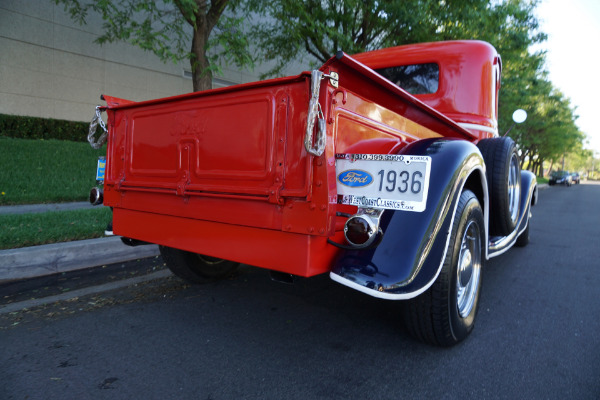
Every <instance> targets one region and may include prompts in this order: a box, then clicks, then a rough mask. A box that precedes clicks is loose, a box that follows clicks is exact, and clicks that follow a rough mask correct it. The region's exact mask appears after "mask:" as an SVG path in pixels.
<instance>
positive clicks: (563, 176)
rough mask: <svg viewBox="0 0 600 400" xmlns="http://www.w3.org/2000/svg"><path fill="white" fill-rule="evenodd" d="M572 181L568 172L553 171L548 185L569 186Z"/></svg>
mask: <svg viewBox="0 0 600 400" xmlns="http://www.w3.org/2000/svg"><path fill="white" fill-rule="evenodd" d="M572 183H573V179H572V176H571V174H570V173H569V171H553V172H552V173H551V174H550V180H549V181H548V184H549V185H550V186H552V185H566V186H571V184H572Z"/></svg>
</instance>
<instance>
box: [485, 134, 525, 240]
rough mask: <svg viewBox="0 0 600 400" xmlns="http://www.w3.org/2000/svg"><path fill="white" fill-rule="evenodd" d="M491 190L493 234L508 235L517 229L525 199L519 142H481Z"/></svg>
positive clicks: (504, 140)
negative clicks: (520, 209) (523, 196)
mask: <svg viewBox="0 0 600 400" xmlns="http://www.w3.org/2000/svg"><path fill="white" fill-rule="evenodd" d="M477 147H479V150H480V151H481V155H482V156H483V159H484V161H485V166H486V178H487V181H488V182H487V183H488V187H489V188H490V192H489V194H490V233H491V234H492V235H498V236H506V235H508V234H510V233H511V232H512V231H514V229H515V228H516V226H517V221H518V219H519V201H520V198H521V165H520V162H519V154H518V153H517V148H516V145H515V142H514V141H513V140H512V139H511V138H509V137H504V138H493V139H484V140H480V141H479V143H478V144H477Z"/></svg>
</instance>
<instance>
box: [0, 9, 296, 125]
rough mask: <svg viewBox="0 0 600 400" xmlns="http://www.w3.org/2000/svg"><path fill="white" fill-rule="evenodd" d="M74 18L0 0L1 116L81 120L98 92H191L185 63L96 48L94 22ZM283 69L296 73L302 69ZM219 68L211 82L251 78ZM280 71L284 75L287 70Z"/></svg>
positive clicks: (116, 47)
mask: <svg viewBox="0 0 600 400" xmlns="http://www.w3.org/2000/svg"><path fill="white" fill-rule="evenodd" d="M87 22H88V24H87V25H86V26H80V25H78V24H77V23H74V22H72V21H71V19H70V18H69V16H68V14H67V13H66V12H65V11H64V9H63V7H62V6H57V5H55V4H54V2H53V1H51V0H0V113H1V114H14V115H28V116H35V117H48V118H57V119H67V120H75V121H88V120H90V119H91V118H92V116H93V111H94V107H95V106H96V105H98V104H102V102H101V100H100V95H101V94H107V95H111V96H115V97H121V98H125V99H129V100H135V101H139V100H147V99H153V98H158V97H165V96H172V95H175V94H180V93H186V92H190V91H191V90H192V81H191V79H190V78H187V77H185V76H184V70H188V71H189V64H188V63H187V62H182V63H180V64H173V63H168V64H165V63H162V62H161V61H160V60H159V59H158V58H157V57H156V56H154V55H153V54H152V53H150V52H144V51H143V50H141V49H138V48H137V47H134V46H130V45H127V44H124V43H113V44H105V45H102V46H100V45H98V44H95V43H94V39H95V38H96V37H98V36H99V35H100V34H101V20H100V18H99V17H96V18H94V16H93V15H91V16H90V17H89V18H88V20H87ZM295 67H296V68H293V67H292V68H289V71H288V72H289V74H298V73H299V72H301V70H302V67H301V66H300V65H296V66H295ZM260 70H261V68H260V67H259V68H257V70H255V71H253V72H248V71H236V70H234V69H231V68H223V73H224V74H223V76H218V77H216V78H217V79H216V80H215V83H214V86H215V87H217V86H222V85H223V84H227V83H243V82H251V81H255V80H258V76H259V74H260ZM286 74H287V72H286Z"/></svg>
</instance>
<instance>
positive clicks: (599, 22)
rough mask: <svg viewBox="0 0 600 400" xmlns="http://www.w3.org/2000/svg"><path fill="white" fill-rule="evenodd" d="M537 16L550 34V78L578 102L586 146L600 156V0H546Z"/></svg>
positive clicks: (546, 46) (538, 10)
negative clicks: (599, 120) (598, 118)
mask: <svg viewBox="0 0 600 400" xmlns="http://www.w3.org/2000/svg"><path fill="white" fill-rule="evenodd" d="M537 16H538V19H539V21H540V26H541V30H542V32H545V33H546V34H548V40H547V42H546V43H544V44H543V46H542V48H545V49H546V50H547V54H546V69H547V70H548V72H549V74H550V75H549V78H550V81H551V82H552V83H553V84H554V86H555V87H556V88H558V89H560V90H561V91H562V92H563V93H564V95H565V96H567V97H569V98H570V99H571V104H572V105H573V106H576V110H575V114H576V115H579V119H578V120H577V122H576V123H577V126H578V127H579V129H580V130H581V131H582V132H584V133H585V134H586V135H587V136H588V140H589V142H588V143H586V144H584V147H585V148H588V149H591V150H595V151H596V152H597V153H598V154H597V156H600V126H599V125H600V124H598V122H597V121H596V120H595V117H600V99H599V98H600V73H599V71H600V46H599V41H600V0H542V2H541V3H540V5H539V6H538V8H537Z"/></svg>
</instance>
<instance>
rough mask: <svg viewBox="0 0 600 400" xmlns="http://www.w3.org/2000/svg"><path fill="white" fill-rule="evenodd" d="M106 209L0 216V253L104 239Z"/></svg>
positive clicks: (106, 218) (108, 209)
mask: <svg viewBox="0 0 600 400" xmlns="http://www.w3.org/2000/svg"><path fill="white" fill-rule="evenodd" d="M110 219H111V211H110V208H108V207H97V208H93V209H85V210H74V211H53V212H45V213H35V214H20V215H0V250H2V249H14V248H17V247H27V246H36V245H41V244H48V243H58V242H67V241H72V240H80V239H91V238H97V237H102V236H104V229H105V228H106V225H107V224H108V223H109V222H110Z"/></svg>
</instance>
